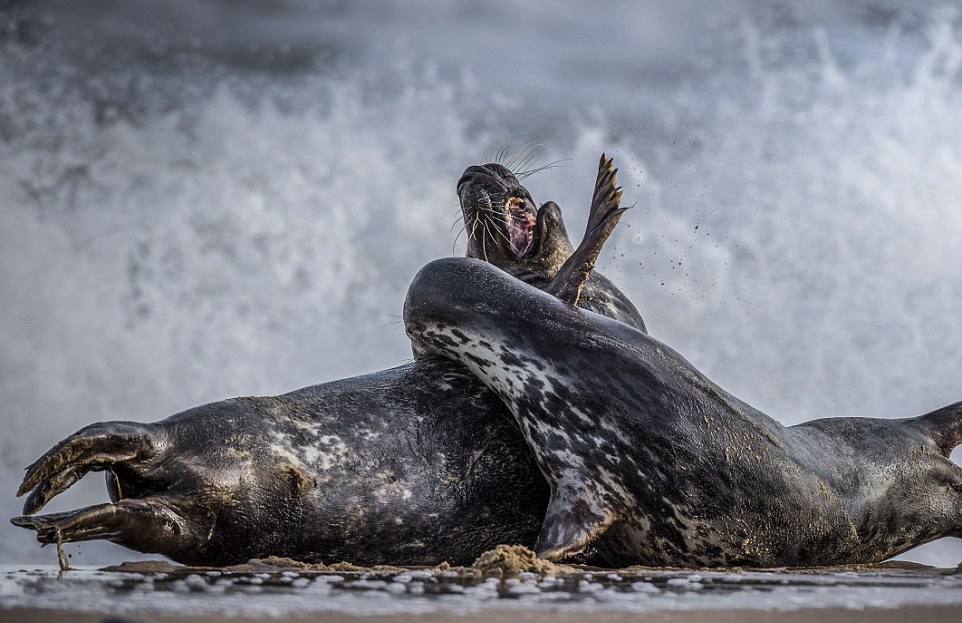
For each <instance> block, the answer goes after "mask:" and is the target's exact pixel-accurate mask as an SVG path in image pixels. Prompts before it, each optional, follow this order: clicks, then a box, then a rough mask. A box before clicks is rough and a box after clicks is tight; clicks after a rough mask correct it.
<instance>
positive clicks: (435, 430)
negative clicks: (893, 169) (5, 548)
mask: <svg viewBox="0 0 962 623" xmlns="http://www.w3.org/2000/svg"><path fill="white" fill-rule="evenodd" d="M478 169H483V171H479V170H478ZM614 184H615V177H614V170H613V168H612V164H611V161H610V160H609V159H606V158H602V161H601V163H600V166H599V175H598V182H597V184H596V191H595V196H596V197H609V198H610V197H611V196H612V195H613V194H614V193H616V192H617V190H616V189H615V187H614ZM458 190H459V194H460V195H461V196H462V208H463V209H464V212H465V218H466V220H467V221H468V222H470V223H474V222H475V219H476V218H477V216H476V215H477V213H478V211H479V210H480V208H479V207H477V206H476V205H475V204H473V203H472V199H471V197H474V196H481V195H482V194H483V195H484V196H486V197H487V199H486V201H485V203H484V204H483V209H484V211H485V212H484V214H485V217H484V218H485V219H486V225H485V227H486V233H485V234H482V233H481V231H480V230H476V231H475V232H474V233H473V234H472V236H471V241H472V244H482V245H483V246H484V248H485V249H486V250H487V252H488V253H490V254H491V255H490V256H489V257H490V259H492V260H496V261H498V262H499V264H500V265H502V266H506V267H507V268H509V269H510V268H512V267H516V265H517V267H520V266H522V265H523V270H520V269H519V271H518V272H519V274H522V273H523V274H522V276H524V275H527V278H529V279H531V280H532V281H535V282H538V283H539V284H541V285H543V286H544V287H547V286H548V285H550V282H551V278H553V277H554V275H555V273H557V272H558V271H559V269H560V268H562V267H563V264H564V262H565V261H566V260H567V259H568V256H569V255H570V252H571V245H570V243H569V242H568V239H567V234H566V233H565V230H564V225H563V222H562V221H561V215H560V211H558V209H557V206H556V205H555V204H553V203H552V204H551V205H550V206H548V207H547V208H545V207H542V208H541V209H540V211H539V214H538V215H537V216H536V217H535V218H534V222H533V223H528V224H527V226H528V227H529V229H530V234H531V236H532V238H531V239H530V240H528V241H527V242H526V243H525V249H524V250H523V252H520V253H518V252H516V251H518V249H515V252H513V253H512V255H511V256H507V255H505V254H504V253H503V251H504V249H505V248H507V246H508V244H506V240H505V237H504V236H501V235H498V234H495V230H494V229H492V228H495V227H499V228H501V229H500V230H499V231H507V229H506V228H507V224H506V223H504V222H500V221H499V218H500V219H501V221H504V220H505V219H506V218H507V216H506V215H507V214H508V211H509V210H512V209H517V208H516V206H517V205H518V203H519V202H530V201H531V199H530V195H529V194H528V191H527V190H525V189H524V187H523V186H521V185H520V183H519V182H518V179H517V178H516V177H515V176H514V175H513V174H512V173H511V172H510V171H509V170H507V169H506V168H505V167H503V166H502V165H499V164H497V163H491V164H488V165H484V166H483V167H471V168H469V169H468V171H467V172H466V173H465V176H464V177H462V179H461V181H460V182H459V184H458ZM492 198H494V199H492ZM522 199H523V201H521V200H522ZM532 205H533V204H532ZM494 210H501V212H500V214H501V216H500V217H499V216H498V215H497V214H495V213H494V212H493V211H494ZM476 227H477V226H476ZM487 234H491V235H492V236H491V237H490V238H487V239H485V238H484V237H483V236H484V235H487ZM513 236H515V237H517V234H513ZM469 252H470V251H469ZM598 277H600V276H595V279H594V280H592V281H590V282H589V283H588V285H586V289H587V291H588V292H590V293H591V295H592V296H594V297H596V300H597V301H601V303H600V304H597V305H596V306H595V308H596V309H599V310H600V311H602V312H608V313H612V315H613V316H615V317H616V318H619V319H620V320H623V321H625V322H629V323H632V324H633V326H635V327H637V328H639V329H643V328H644V324H643V322H642V320H641V317H640V315H638V312H637V310H636V309H635V308H634V306H633V305H632V304H631V302H630V301H628V300H627V299H626V298H625V297H624V295H623V294H621V292H620V291H618V290H617V288H615V287H614V286H613V285H611V283H610V282H608V281H607V280H603V278H598ZM90 471H104V472H105V473H106V477H107V484H108V491H109V494H110V499H111V502H110V503H105V504H98V505H95V506H91V507H88V508H84V509H79V510H73V511H69V512H62V513H53V514H48V515H42V516H38V515H35V513H37V512H39V511H40V510H41V509H42V508H43V506H44V505H45V504H46V503H47V502H48V501H49V500H50V499H51V498H53V497H54V496H56V495H58V494H60V493H61V492H63V491H65V490H66V489H67V488H69V487H70V486H71V485H73V484H74V483H75V482H77V481H78V480H79V479H80V478H82V477H83V476H84V475H85V474H86V473H88V472H90ZM24 494H28V497H27V499H26V502H25V504H24V511H23V512H24V516H23V517H18V518H14V519H13V523H14V524H16V525H18V526H22V527H24V528H28V529H31V530H34V531H35V532H36V536H37V539H38V540H39V541H40V542H41V543H54V542H57V541H58V540H62V541H63V542H69V541H82V540H90V539H108V540H111V541H113V542H115V543H119V544H121V545H124V546H126V547H129V548H131V549H134V550H137V551H141V552H149V553H160V554H164V555H166V556H168V557H170V558H172V559H173V560H175V561H178V562H183V563H188V564H199V565H211V564H213V565H226V564H233V563H239V562H244V561H247V560H249V559H251V558H258V557H264V556H270V555H273V556H287V557H290V558H295V559H298V560H303V561H308V562H323V561H328V562H330V561H338V560H350V561H353V562H355V563H358V564H369V565H370V564H388V563H390V564H411V565H430V564H437V563H439V562H442V561H449V562H452V563H455V564H464V563H468V562H470V561H471V560H473V559H474V558H475V557H476V556H477V555H479V554H480V553H481V552H483V551H485V550H487V549H490V548H491V547H493V546H495V545H497V544H499V543H505V542H513V543H521V544H529V545H531V544H533V543H534V540H535V538H536V536H537V534H538V530H539V528H540V525H541V523H542V520H543V518H544V512H545V508H546V507H547V502H548V487H547V484H546V482H545V481H544V479H543V478H542V476H541V474H540V472H539V470H538V468H537V466H536V465H535V463H534V461H533V458H532V457H531V454H530V452H529V451H528V449H527V447H526V445H525V442H524V439H523V438H522V436H521V434H520V431H518V429H517V426H516V425H515V424H514V422H513V420H512V418H511V416H510V413H509V412H508V411H507V409H506V407H505V406H504V405H503V404H502V403H501V401H500V400H499V399H498V397H497V396H496V395H495V394H494V393H493V392H491V391H490V390H488V389H487V388H485V387H484V385H482V384H481V383H480V382H479V381H477V380H476V379H475V378H474V377H473V376H471V375H470V374H468V373H467V372H466V371H465V370H464V368H463V367H462V366H460V365H459V364H456V363H453V362H451V361H448V360H445V359H443V358H426V359H420V360H417V361H415V362H413V363H411V364H408V365H404V366H400V367H397V368H393V369H390V370H385V371H381V372H376V373H374V374H370V375H365V376H359V377H355V378H350V379H344V380H340V381H335V382H331V383H326V384H322V385H316V386H313V387H308V388H304V389H301V390H298V391H295V392H291V393H289V394H285V395H282V396H276V397H255V398H237V399H232V400H225V401H222V402H217V403H212V404H208V405H203V406H200V407H196V408H194V409H190V410H188V411H185V412H183V413H180V414H177V415H174V416H171V417H169V418H167V419H165V420H162V421H160V422H156V423H149V424H141V423H134V422H103V423H97V424H93V425H91V426H88V427H86V428H84V429H82V430H80V431H78V432H77V433H75V434H74V435H71V436H70V437H68V438H67V439H65V440H64V441H62V442H60V443H59V444H57V445H56V446H54V447H53V448H52V449H51V450H50V451H48V452H47V453H46V454H45V455H44V456H43V457H41V458H40V459H38V461H37V462H35V463H34V464H33V465H32V466H30V467H29V468H28V471H27V474H26V476H25V478H24V481H23V484H22V486H21V487H20V490H19V492H18V495H24Z"/></svg>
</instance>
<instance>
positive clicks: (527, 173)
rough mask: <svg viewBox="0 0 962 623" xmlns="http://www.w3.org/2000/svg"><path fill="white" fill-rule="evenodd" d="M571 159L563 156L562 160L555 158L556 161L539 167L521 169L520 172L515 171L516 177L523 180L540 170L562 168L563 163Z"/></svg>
mask: <svg viewBox="0 0 962 623" xmlns="http://www.w3.org/2000/svg"><path fill="white" fill-rule="evenodd" d="M570 161H571V158H562V159H561V160H555V161H554V162H549V163H548V164H546V165H544V166H540V167H537V168H535V169H529V170H527V171H521V172H520V173H515V174H514V175H515V177H517V178H518V179H519V180H523V179H526V178H528V177H531V176H532V175H534V174H535V173H540V172H542V171H546V170H548V169H557V168H560V166H561V165H562V163H565V162H570Z"/></svg>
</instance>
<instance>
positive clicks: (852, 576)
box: [0, 559, 962, 623]
mask: <svg viewBox="0 0 962 623" xmlns="http://www.w3.org/2000/svg"><path fill="white" fill-rule="evenodd" d="M342 569H343V567H342ZM960 613H962V574H959V573H958V572H957V571H956V570H950V569H935V568H931V567H921V566H918V565H905V564H901V565H892V564H889V565H884V564H883V565H874V566H864V567H838V568H828V569H819V570H731V571H718V570H660V569H658V570H656V569H644V568H627V569H578V568H574V567H559V568H554V569H547V570H545V569H542V570H541V571H539V572H538V573H534V572H531V571H524V570H521V571H520V572H519V570H518V569H517V568H507V567H505V568H484V569H480V568H470V567H469V568H447V567H443V568H433V569H423V568H422V569H400V568H392V569H387V568H367V569H360V568H354V570H335V568H334V567H307V566H305V565H299V564H297V563H293V561H283V560H281V559H275V560H271V561H270V562H269V563H265V562H254V563H251V564H248V565H243V566H240V567H228V568H220V569H217V568H190V567H177V566H173V565H170V564H169V563H166V562H161V561H158V562H157V563H135V564H128V565H121V566H118V567H109V568H101V569H97V568H92V567H90V568H76V569H71V570H69V571H67V572H65V573H61V572H60V571H59V569H57V568H56V567H54V566H33V567H31V566H15V565H3V566H0V621H2V622H6V621H10V622H11V623H12V622H22V623H30V622H33V621H38V622H39V621H44V622H48V621H70V622H71V623H86V622H97V623H100V622H102V621H106V620H110V621H117V622H118V623H119V622H120V621H131V622H138V621H151V622H156V623H161V622H170V623H175V622H181V621H199V622H210V623H218V622H222V621H223V622H227V621H232V622H246V621H263V620H271V621H278V622H282V623H283V622H286V621H291V622H293V621H320V622H324V621H359V622H361V621H399V622H407V621H419V622H437V623H440V622H446V621H462V622H466V623H467V622H473V621H488V620H492V619H508V618H510V619H512V620H518V621H530V622H532V623H540V622H542V621H544V622H548V621H552V622H558V623H565V622H567V621H583V620H585V618H586V617H590V618H591V619H592V620H596V621H611V622H621V621H645V622H647V621H651V622H657V623H673V622H675V621H678V622H681V621H685V622H695V623H698V622H701V621H713V622H721V623H724V622H727V621H733V622H734V621H748V622H754V621H785V622H798V623H802V622H806V621H823V620H826V619H830V620H833V621H842V622H851V623H858V622H862V621H865V622H869V621H871V622H873V623H886V622H888V621H904V620H907V619H910V620H912V621H913V622H914V623H922V622H927V621H933V622H936V621H958V620H959V616H960ZM110 617H114V618H110Z"/></svg>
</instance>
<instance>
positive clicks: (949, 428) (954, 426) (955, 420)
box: [913, 402, 962, 456]
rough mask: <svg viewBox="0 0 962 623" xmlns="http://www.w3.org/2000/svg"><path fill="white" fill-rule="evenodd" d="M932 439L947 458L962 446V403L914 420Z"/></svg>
mask: <svg viewBox="0 0 962 623" xmlns="http://www.w3.org/2000/svg"><path fill="white" fill-rule="evenodd" d="M913 421H914V422H917V423H918V424H919V426H921V427H922V429H923V430H924V431H925V433H926V434H927V435H928V436H929V437H931V438H932V441H934V442H935V445H937V446H938V447H939V450H940V451H941V452H942V454H944V455H945V456H949V454H951V453H952V450H954V449H955V448H956V446H958V445H959V444H962V402H956V403H953V404H950V405H947V406H945V407H942V408H941V409H936V410H935V411H932V412H931V413H926V414H925V415H921V416H919V417H918V418H915V420H913Z"/></svg>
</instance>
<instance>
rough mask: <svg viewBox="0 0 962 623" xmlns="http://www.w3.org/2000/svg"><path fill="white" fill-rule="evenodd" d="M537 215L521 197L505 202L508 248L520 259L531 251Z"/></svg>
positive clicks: (510, 198)
mask: <svg viewBox="0 0 962 623" xmlns="http://www.w3.org/2000/svg"><path fill="white" fill-rule="evenodd" d="M537 220H538V215H537V213H536V212H535V211H534V210H533V209H532V208H531V207H530V205H529V204H528V203H527V202H526V201H525V200H524V199H522V198H521V197H509V198H508V199H506V200H505V202H504V224H505V226H506V228H507V230H508V246H510V247H511V252H512V253H513V254H514V256H515V257H516V258H518V259H520V258H521V257H522V256H524V254H525V253H527V252H528V251H529V250H531V244H532V242H533V241H534V225H535V223H536V222H537Z"/></svg>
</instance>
